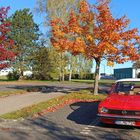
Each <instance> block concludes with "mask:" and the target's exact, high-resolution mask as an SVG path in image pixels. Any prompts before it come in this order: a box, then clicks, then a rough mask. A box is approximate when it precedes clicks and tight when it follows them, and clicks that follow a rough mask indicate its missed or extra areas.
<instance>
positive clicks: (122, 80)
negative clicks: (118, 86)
mask: <svg viewBox="0 0 140 140" xmlns="http://www.w3.org/2000/svg"><path fill="white" fill-rule="evenodd" d="M117 82H140V78H126V79H120V80H117V81H116V83H117Z"/></svg>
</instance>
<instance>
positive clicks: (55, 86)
mask: <svg viewBox="0 0 140 140" xmlns="http://www.w3.org/2000/svg"><path fill="white" fill-rule="evenodd" d="M44 87H45V88H46V92H47V93H50V92H62V93H70V92H72V91H78V90H85V89H92V88H93V84H86V83H60V82H46V83H45V82H42V83H41V82H30V83H29V82H28V83H24V82H23V83H21V82H19V83H16V82H15V83H14V82H11V83H10V82H5V83H4V84H3V83H0V91H12V90H15V89H16V90H20V89H23V90H24V89H32V88H36V89H37V88H38V89H40V90H41V89H42V88H44ZM108 88H109V86H106V85H102V86H100V93H102V92H104V91H107V90H108ZM102 89H103V90H102Z"/></svg>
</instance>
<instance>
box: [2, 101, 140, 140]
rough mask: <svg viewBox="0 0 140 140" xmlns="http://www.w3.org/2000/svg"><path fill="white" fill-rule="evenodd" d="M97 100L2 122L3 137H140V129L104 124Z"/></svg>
mask: <svg viewBox="0 0 140 140" xmlns="http://www.w3.org/2000/svg"><path fill="white" fill-rule="evenodd" d="M97 106H98V102H96V103H74V104H72V105H68V106H65V107H64V108H61V109H59V110H58V111H56V112H52V113H48V114H46V115H45V116H42V117H39V118H37V119H30V118H28V119H26V120H21V121H17V122H11V121H10V122H1V123H0V128H1V131H0V140H21V139H22V140H42V139H44V140H139V139H140V133H139V132H140V129H139V128H134V127H122V126H112V125H111V126H109V125H102V124H101V123H100V122H99V120H98V118H97V116H96V114H97Z"/></svg>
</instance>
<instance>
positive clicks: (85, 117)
mask: <svg viewBox="0 0 140 140" xmlns="http://www.w3.org/2000/svg"><path fill="white" fill-rule="evenodd" d="M98 104H99V102H78V103H74V104H71V105H70V108H71V109H72V110H73V112H72V113H71V114H69V115H68V116H67V119H68V120H71V121H74V122H75V123H77V124H84V125H89V124H90V123H91V122H92V121H94V120H95V119H96V118H97V110H98Z"/></svg>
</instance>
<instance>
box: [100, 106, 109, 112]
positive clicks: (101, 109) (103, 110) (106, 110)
mask: <svg viewBox="0 0 140 140" xmlns="http://www.w3.org/2000/svg"><path fill="white" fill-rule="evenodd" d="M100 113H108V109H107V108H105V107H102V108H100Z"/></svg>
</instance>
